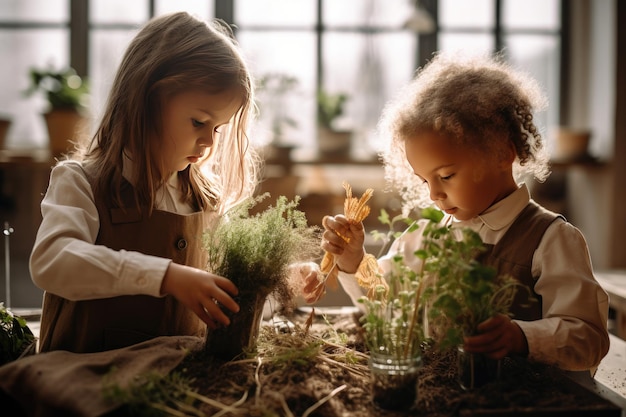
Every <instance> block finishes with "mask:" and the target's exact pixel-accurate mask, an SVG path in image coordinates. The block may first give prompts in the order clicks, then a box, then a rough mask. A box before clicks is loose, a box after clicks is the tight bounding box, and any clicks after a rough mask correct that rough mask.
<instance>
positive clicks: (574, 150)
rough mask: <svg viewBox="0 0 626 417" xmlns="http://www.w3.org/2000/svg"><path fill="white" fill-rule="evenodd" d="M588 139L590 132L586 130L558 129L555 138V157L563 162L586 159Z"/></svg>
mask: <svg viewBox="0 0 626 417" xmlns="http://www.w3.org/2000/svg"><path fill="white" fill-rule="evenodd" d="M590 139H591V132H589V131H588V130H574V129H568V128H563V127H562V128H559V129H558V131H557V137H556V157H557V158H558V159H565V160H576V159H582V158H586V157H588V156H589V153H588V148H589V141H590Z"/></svg>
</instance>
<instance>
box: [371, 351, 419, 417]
mask: <svg viewBox="0 0 626 417" xmlns="http://www.w3.org/2000/svg"><path fill="white" fill-rule="evenodd" d="M421 366H422V358H421V357H419V356H418V357H412V358H397V357H394V356H390V355H385V354H376V353H373V354H371V356H370V359H369V367H370V371H371V379H372V401H373V402H374V405H376V406H377V407H380V408H382V409H385V410H394V411H401V410H408V409H410V408H411V406H412V405H413V404H414V402H415V399H416V398H417V379H418V376H419V370H420V368H421Z"/></svg>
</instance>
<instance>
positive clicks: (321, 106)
mask: <svg viewBox="0 0 626 417" xmlns="http://www.w3.org/2000/svg"><path fill="white" fill-rule="evenodd" d="M347 100H348V95H347V94H345V93H337V94H330V93H328V92H327V91H325V90H323V89H320V90H318V92H317V122H318V124H319V125H320V126H322V127H326V128H328V129H331V130H333V128H334V127H335V126H334V123H335V120H336V119H337V118H338V117H339V116H341V115H343V114H344V110H345V109H344V107H345V104H346V101H347Z"/></svg>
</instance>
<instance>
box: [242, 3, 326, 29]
mask: <svg viewBox="0 0 626 417" xmlns="http://www.w3.org/2000/svg"><path fill="white" fill-rule="evenodd" d="M234 4H235V23H236V24H237V25H241V26H242V28H243V27H244V26H245V25H255V26H256V25H261V26H291V27H293V26H310V27H313V26H314V25H315V21H316V19H317V0H297V1H296V0H235V2H234Z"/></svg>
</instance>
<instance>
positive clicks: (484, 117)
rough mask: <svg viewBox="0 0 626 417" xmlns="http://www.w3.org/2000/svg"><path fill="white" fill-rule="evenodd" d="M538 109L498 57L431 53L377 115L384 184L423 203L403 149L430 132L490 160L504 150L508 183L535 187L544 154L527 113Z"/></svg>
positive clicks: (532, 87) (540, 101)
mask: <svg viewBox="0 0 626 417" xmlns="http://www.w3.org/2000/svg"><path fill="white" fill-rule="evenodd" d="M545 105H546V99H545V96H544V94H543V92H542V91H541V89H540V88H539V86H538V84H537V82H536V81H535V80H534V79H533V78H531V77H529V76H527V75H526V74H524V73H522V72H520V71H517V70H514V69H513V67H512V66H510V65H509V64H507V63H505V62H504V59H503V57H502V56H493V57H486V56H472V57H469V56H461V55H452V54H443V53H439V54H437V55H435V56H434V58H433V59H432V60H431V61H430V62H429V63H428V64H427V65H426V66H424V67H423V68H422V69H420V70H419V71H418V72H417V75H416V77H415V78H414V79H413V80H412V82H411V83H409V84H408V85H407V86H406V87H405V88H404V89H403V90H401V92H400V94H399V95H398V96H397V98H396V99H395V100H394V101H391V102H390V103H388V104H387V106H386V107H385V109H384V111H383V115H382V117H381V120H380V122H379V131H380V133H381V136H382V137H385V138H388V139H389V142H388V145H389V146H388V147H387V149H385V150H384V151H383V153H382V155H381V156H382V158H383V161H384V163H385V169H386V172H385V173H386V176H387V179H388V180H389V181H390V182H391V184H392V185H395V186H396V187H398V188H399V190H400V192H401V194H402V195H403V197H404V199H405V204H408V205H409V206H412V208H414V207H416V206H424V205H427V204H430V203H431V202H430V200H428V192H427V190H425V188H426V185H424V184H422V183H421V182H420V181H419V180H417V179H416V178H415V175H414V174H413V170H412V169H411V168H410V167H409V166H408V163H407V161H406V157H405V151H404V144H405V142H406V141H408V140H412V139H413V138H414V137H415V136H416V135H418V134H420V133H425V132H435V133H437V134H438V135H441V136H442V137H445V138H447V139H448V140H451V141H452V142H453V143H457V144H459V145H462V146H468V147H470V148H473V149H475V150H477V151H479V152H480V153H481V154H483V155H486V156H488V157H490V158H493V160H494V161H497V160H501V158H505V157H506V155H507V150H508V149H510V143H512V144H513V146H514V147H515V150H516V154H517V158H516V161H515V163H514V173H515V176H516V179H518V180H519V179H521V178H523V177H524V176H525V175H528V174H530V175H532V176H534V177H535V178H537V179H538V180H540V181H542V180H544V179H545V178H546V177H547V175H548V174H549V169H548V154H547V152H546V150H545V148H544V146H543V142H542V137H541V134H540V132H539V129H538V128H537V126H536V125H535V123H534V122H533V112H534V111H537V110H541V109H542V108H544V107H545ZM426 200H428V201H426Z"/></svg>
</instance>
